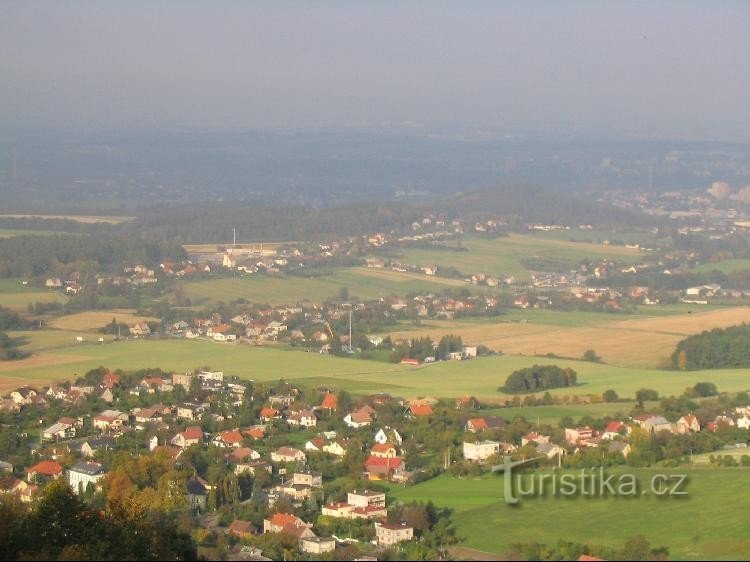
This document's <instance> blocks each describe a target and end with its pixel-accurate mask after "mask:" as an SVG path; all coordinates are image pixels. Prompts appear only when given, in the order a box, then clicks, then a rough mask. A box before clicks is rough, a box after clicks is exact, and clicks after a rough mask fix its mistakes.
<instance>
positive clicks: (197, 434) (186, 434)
mask: <svg viewBox="0 0 750 562" xmlns="http://www.w3.org/2000/svg"><path fill="white" fill-rule="evenodd" d="M180 435H182V437H183V438H185V439H186V440H192V439H203V430H202V429H201V428H200V427H199V426H197V425H192V426H190V427H187V428H185V431H183V432H182V433H181V434H180Z"/></svg>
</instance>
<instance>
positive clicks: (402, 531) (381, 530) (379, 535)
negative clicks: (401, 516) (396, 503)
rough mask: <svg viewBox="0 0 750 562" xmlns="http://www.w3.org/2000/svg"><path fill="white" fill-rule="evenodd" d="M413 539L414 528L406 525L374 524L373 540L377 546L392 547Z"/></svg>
mask: <svg viewBox="0 0 750 562" xmlns="http://www.w3.org/2000/svg"><path fill="white" fill-rule="evenodd" d="M413 538H414V528H413V527H408V526H407V525H406V523H402V524H397V523H375V540H376V541H377V543H378V546H393V545H395V544H398V543H400V542H403V541H410V540H412V539H413Z"/></svg>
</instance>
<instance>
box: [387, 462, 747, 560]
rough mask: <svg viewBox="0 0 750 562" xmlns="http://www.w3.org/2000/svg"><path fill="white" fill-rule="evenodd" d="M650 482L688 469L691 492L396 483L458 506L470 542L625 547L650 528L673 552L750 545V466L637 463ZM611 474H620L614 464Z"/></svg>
mask: <svg viewBox="0 0 750 562" xmlns="http://www.w3.org/2000/svg"><path fill="white" fill-rule="evenodd" d="M631 470H632V473H633V474H636V475H637V477H638V479H639V482H641V483H643V484H645V486H646V487H648V486H649V485H650V484H649V483H650V479H651V478H652V476H653V475H654V474H657V473H669V474H672V473H674V474H678V473H685V474H688V478H689V482H688V484H687V487H686V491H687V492H688V496H687V497H686V498H681V499H674V498H665V499H662V498H656V497H653V496H642V497H630V498H612V497H608V498H587V497H580V496H579V497H573V498H551V497H548V498H534V499H531V498H524V499H522V500H521V503H520V504H519V505H517V506H509V505H507V504H506V503H505V502H504V501H503V477H502V476H494V475H493V476H487V477H483V478H463V479H458V478H453V477H451V476H448V475H443V476H439V477H437V478H434V479H432V480H429V481H427V482H424V483H421V484H417V485H415V486H411V487H407V488H401V487H395V486H394V487H392V488H391V495H392V496H393V497H394V498H396V499H398V500H401V501H405V502H408V501H412V500H418V501H424V502H426V501H428V500H432V501H433V502H434V503H435V505H436V506H438V507H450V508H452V509H453V510H454V514H453V521H454V522H455V524H456V527H457V530H458V535H459V536H463V537H465V538H466V542H465V543H463V546H467V547H472V548H477V549H480V550H484V551H488V552H495V553H500V554H502V553H503V552H505V551H506V550H507V549H508V548H509V547H510V545H511V544H512V543H514V542H531V541H537V542H542V543H546V544H548V545H554V544H556V543H557V541H558V540H566V541H573V542H579V543H586V544H593V545H608V546H611V547H618V548H620V547H622V545H623V543H624V542H625V539H626V538H628V537H630V536H633V535H636V534H643V535H645V536H646V537H647V538H648V539H649V541H651V544H652V546H654V547H657V546H667V547H669V550H670V559H738V558H747V556H748V552H750V532H749V530H750V527H749V526H748V521H747V518H746V517H745V516H743V515H742V514H743V513H744V512H745V511H746V504H747V482H748V478H750V469H743V468H737V469H720V470H712V469H700V468H692V469H684V468H680V469H670V470H669V471H665V470H664V469H662V470H660V471H659V470H654V469H631ZM611 473H615V471H614V470H613V471H612V472H611Z"/></svg>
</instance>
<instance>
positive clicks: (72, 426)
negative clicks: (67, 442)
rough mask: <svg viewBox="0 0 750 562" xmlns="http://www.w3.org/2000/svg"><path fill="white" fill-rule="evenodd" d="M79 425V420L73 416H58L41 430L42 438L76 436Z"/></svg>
mask: <svg viewBox="0 0 750 562" xmlns="http://www.w3.org/2000/svg"><path fill="white" fill-rule="evenodd" d="M80 425H81V424H80V423H79V421H78V420H75V419H73V418H60V419H59V420H57V422H56V423H54V424H52V425H51V426H50V427H48V428H47V429H45V430H44V431H43V432H42V439H47V440H50V441H55V440H60V439H72V438H73V437H75V436H76V432H77V430H78V427H79V426H80Z"/></svg>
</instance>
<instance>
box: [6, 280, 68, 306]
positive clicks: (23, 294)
mask: <svg viewBox="0 0 750 562" xmlns="http://www.w3.org/2000/svg"><path fill="white" fill-rule="evenodd" d="M67 301H68V298H67V297H66V296H65V295H63V294H62V293H60V292H59V291H50V290H45V289H42V288H40V287H33V286H31V285H22V284H21V280H20V279H0V306H4V307H7V308H12V309H14V310H25V309H26V307H27V306H28V305H29V303H35V302H59V303H62V304H64V303H66V302H67Z"/></svg>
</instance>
